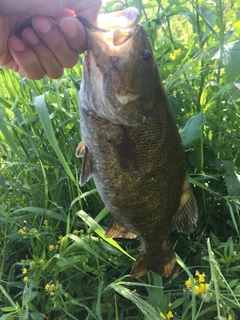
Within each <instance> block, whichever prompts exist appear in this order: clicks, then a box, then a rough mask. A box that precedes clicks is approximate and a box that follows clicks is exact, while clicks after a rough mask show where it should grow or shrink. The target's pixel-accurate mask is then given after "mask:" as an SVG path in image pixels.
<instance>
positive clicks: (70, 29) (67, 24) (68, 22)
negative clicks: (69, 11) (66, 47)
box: [59, 16, 78, 37]
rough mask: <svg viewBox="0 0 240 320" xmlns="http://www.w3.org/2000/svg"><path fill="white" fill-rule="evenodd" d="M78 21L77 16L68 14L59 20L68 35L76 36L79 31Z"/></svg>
mask: <svg viewBox="0 0 240 320" xmlns="http://www.w3.org/2000/svg"><path fill="white" fill-rule="evenodd" d="M77 22H78V21H77V20H76V18H73V17H72V16H66V17H64V18H62V20H61V21H60V22H59V27H60V28H61V30H62V31H63V32H64V33H65V34H66V35H68V36H69V37H74V36H76V34H77V32H78V27H77Z"/></svg>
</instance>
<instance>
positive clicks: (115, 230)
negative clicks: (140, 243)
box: [105, 217, 136, 239]
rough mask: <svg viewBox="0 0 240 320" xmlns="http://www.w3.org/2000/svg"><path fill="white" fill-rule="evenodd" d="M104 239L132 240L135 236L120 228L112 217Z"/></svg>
mask: <svg viewBox="0 0 240 320" xmlns="http://www.w3.org/2000/svg"><path fill="white" fill-rule="evenodd" d="M105 237H106V238H126V239H133V238H136V235H135V234H134V233H133V232H130V231H128V230H127V229H125V228H124V227H122V226H121V225H120V224H119V223H118V222H117V221H116V220H115V219H114V218H113V217H112V218H111V221H110V223H109V226H108V229H107V231H106V233H105Z"/></svg>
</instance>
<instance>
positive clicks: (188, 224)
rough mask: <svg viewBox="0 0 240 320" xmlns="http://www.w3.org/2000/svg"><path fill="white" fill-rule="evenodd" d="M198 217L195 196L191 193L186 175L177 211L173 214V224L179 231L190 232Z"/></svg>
mask: <svg viewBox="0 0 240 320" xmlns="http://www.w3.org/2000/svg"><path fill="white" fill-rule="evenodd" d="M197 217H198V208H197V203H196V199H195V196H194V194H193V191H192V188H191V186H190V183H189V182H188V179H187V176H186V178H185V180H184V183H183V189H182V196H181V199H180V204H179V208H178V211H177V212H176V214H175V215H174V216H173V220H172V223H173V226H174V228H175V229H177V230H178V231H181V232H192V231H193V230H194V226H195V225H196V222H197Z"/></svg>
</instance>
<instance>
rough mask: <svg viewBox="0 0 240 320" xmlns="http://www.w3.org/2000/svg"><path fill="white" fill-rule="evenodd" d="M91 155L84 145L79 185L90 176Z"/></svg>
mask: <svg viewBox="0 0 240 320" xmlns="http://www.w3.org/2000/svg"><path fill="white" fill-rule="evenodd" d="M92 175H93V173H92V165H91V157H90V153H89V150H88V148H87V146H85V147H84V156H83V162H82V172H81V176H80V186H81V187H82V186H83V185H84V184H85V183H86V182H87V181H88V180H90V179H91V178H92Z"/></svg>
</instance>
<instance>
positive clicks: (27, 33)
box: [22, 28, 39, 45]
mask: <svg viewBox="0 0 240 320" xmlns="http://www.w3.org/2000/svg"><path fill="white" fill-rule="evenodd" d="M22 36H23V38H24V40H25V41H27V42H28V43H30V44H34V45H36V44H38V43H39V38H38V36H37V35H36V33H35V32H34V31H33V30H32V29H31V28H26V29H25V30H23V32H22Z"/></svg>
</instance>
